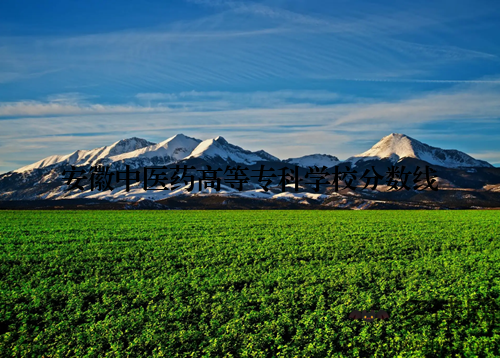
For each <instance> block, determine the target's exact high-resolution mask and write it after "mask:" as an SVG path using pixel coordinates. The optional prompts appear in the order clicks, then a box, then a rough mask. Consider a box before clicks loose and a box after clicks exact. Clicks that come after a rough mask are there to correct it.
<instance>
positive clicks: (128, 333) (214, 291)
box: [0, 211, 500, 357]
mask: <svg viewBox="0 0 500 358" xmlns="http://www.w3.org/2000/svg"><path fill="white" fill-rule="evenodd" d="M0 292H1V295H0V356H2V357H41V356H44V357H75V356H77V357H104V356H106V357H398V356H399V357H433V356H435V357H445V356H449V357H452V356H453V357H475V356H478V357H496V356H500V348H499V347H500V310H499V309H498V308H499V307H498V305H499V303H500V298H499V297H500V212H498V211H0ZM364 309H368V310H369V309H375V310H378V309H384V310H386V311H388V312H389V315H390V318H389V319H388V320H386V321H380V320H376V321H374V322H365V321H357V320H355V321H353V320H350V319H349V318H348V315H349V313H350V312H351V311H352V310H364Z"/></svg>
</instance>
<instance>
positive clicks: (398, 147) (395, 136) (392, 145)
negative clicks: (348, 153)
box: [346, 133, 492, 168]
mask: <svg viewBox="0 0 500 358" xmlns="http://www.w3.org/2000/svg"><path fill="white" fill-rule="evenodd" d="M402 158H415V159H419V160H423V161H425V162H427V163H429V164H433V165H439V166H442V167H447V168H458V167H492V165H491V164H489V163H487V162H485V161H482V160H477V159H474V158H472V157H471V156H469V155H467V154H465V153H463V152H460V151H458V150H454V149H441V148H436V147H432V146H430V145H428V144H425V143H422V142H420V141H418V140H416V139H413V138H411V137H408V136H407V135H405V134H401V133H391V134H389V135H387V136H385V137H383V138H382V139H381V140H380V141H379V142H378V143H376V144H375V145H374V146H373V147H371V148H370V149H369V150H367V151H366V152H364V153H361V154H358V155H355V156H354V157H350V158H348V159H347V160H346V162H352V163H356V162H358V161H360V160H373V159H390V160H391V161H392V162H393V163H397V162H398V161H399V160H400V159H402Z"/></svg>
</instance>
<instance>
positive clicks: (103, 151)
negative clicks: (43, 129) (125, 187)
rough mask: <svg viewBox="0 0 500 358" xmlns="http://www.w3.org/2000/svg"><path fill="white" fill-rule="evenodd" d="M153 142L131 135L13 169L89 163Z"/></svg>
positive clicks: (24, 170)
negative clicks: (113, 141)
mask: <svg viewBox="0 0 500 358" xmlns="http://www.w3.org/2000/svg"><path fill="white" fill-rule="evenodd" d="M153 144H154V143H152V142H149V141H147V140H145V139H142V138H137V137H132V138H127V139H122V140H119V141H117V142H115V143H113V144H111V145H110V146H104V147H99V148H94V149H91V150H81V149H79V150H77V151H75V152H73V153H71V154H66V155H52V156H50V157H47V158H44V159H42V160H39V161H38V162H36V163H33V164H30V165H26V166H24V167H22V168H19V169H17V170H14V172H16V173H23V172H28V171H31V170H34V169H39V168H45V167H48V166H51V165H55V164H59V165H63V164H64V165H91V164H93V163H95V162H97V161H99V160H102V159H105V158H109V157H111V156H115V155H119V154H123V153H127V152H130V151H133V150H136V149H138V148H143V147H147V146H150V145H153Z"/></svg>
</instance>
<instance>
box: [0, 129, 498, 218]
mask: <svg viewBox="0 0 500 358" xmlns="http://www.w3.org/2000/svg"><path fill="white" fill-rule="evenodd" d="M100 164H102V165H104V166H109V167H110V171H111V172H113V171H114V172H116V171H121V172H123V171H125V170H126V168H127V167H128V168H129V170H131V171H136V170H137V171H138V172H139V173H138V177H137V178H134V179H137V181H135V180H134V181H132V182H130V183H129V187H128V190H127V187H126V182H125V181H124V180H123V179H122V180H119V181H117V179H118V178H117V177H116V176H115V177H110V178H109V179H110V180H109V182H110V186H109V187H108V190H101V191H100V190H96V188H94V190H91V184H90V183H89V181H90V180H87V181H82V184H81V186H82V188H83V190H80V189H78V188H74V189H72V190H68V189H69V187H68V186H67V185H66V180H65V177H66V178H67V177H68V175H69V174H68V173H66V175H63V171H64V170H71V166H74V167H75V169H76V170H83V171H84V172H85V173H87V174H86V175H87V177H88V178H87V179H90V175H91V174H90V170H91V168H92V167H93V166H96V165H100ZM184 165H186V167H187V168H188V170H187V171H186V173H185V174H186V177H185V178H182V179H181V178H180V176H181V174H182V173H180V172H179V171H178V170H176V166H179V168H182V167H183V166H184ZM262 165H264V167H265V168H266V169H270V168H273V169H274V171H273V172H271V171H269V172H266V173H265V174H266V175H267V177H265V178H259V175H260V174H261V172H260V170H261V168H262ZM153 166H154V167H161V168H163V167H165V168H164V169H162V170H160V171H159V172H156V176H155V175H153V173H151V172H148V173H145V172H144V170H143V168H144V167H153ZM228 166H229V167H228ZM238 166H239V168H240V169H245V170H244V174H245V175H246V177H248V180H244V181H243V182H242V183H241V184H240V183H239V181H238V180H233V181H231V180H226V178H227V177H228V175H233V178H234V170H236V168H237V167H238ZM296 166H297V167H298V168H299V175H298V179H299V184H298V185H295V184H294V182H293V180H291V181H290V182H285V183H283V182H280V179H281V173H282V168H287V169H286V170H285V171H286V172H288V173H289V176H288V177H287V178H288V179H293V178H295V179H297V176H295V173H292V172H290V171H291V170H295V169H296ZM336 166H337V167H338V168H339V169H340V171H341V173H340V174H339V175H335V173H334V168H335V167H336ZM392 166H397V167H399V168H400V169H401V168H402V171H403V174H397V175H399V176H400V178H399V179H398V180H399V181H400V182H402V181H403V180H405V178H406V179H407V181H405V183H406V184H407V187H408V188H409V190H406V188H403V189H401V188H399V187H397V185H396V187H394V185H393V184H394V183H392V184H391V183H390V182H388V179H387V178H386V176H387V175H388V173H389V172H390V169H391V167H392ZM429 166H430V167H431V168H432V169H434V170H436V173H435V174H434V175H435V176H436V177H435V178H434V180H435V181H436V182H435V183H436V184H435V185H438V188H439V190H438V191H433V190H431V189H429V188H428V189H426V190H416V189H415V188H414V183H413V182H412V180H411V179H408V178H407V177H405V175H406V176H408V174H412V175H413V176H414V174H416V172H417V171H418V170H420V172H421V175H422V177H421V179H422V178H423V179H425V176H426V167H429ZM313 167H317V169H316V168H313ZM323 167H326V169H325V171H326V172H328V174H327V175H326V177H325V180H326V181H328V182H329V183H327V184H324V185H323V184H321V185H316V184H315V179H312V177H313V175H312V173H309V175H306V173H307V172H308V171H311V170H321V168H323ZM189 168H193V169H189ZM210 168H211V169H219V168H220V169H221V170H220V171H219V172H217V175H216V177H218V178H221V177H222V178H225V179H224V180H221V181H220V183H219V184H220V188H219V190H216V189H215V188H211V187H210V186H208V187H205V185H204V184H200V181H199V179H200V178H202V176H203V175H204V174H203V170H205V171H206V170H208V169H210ZM373 171H375V172H376V173H378V175H379V176H380V177H381V178H379V179H377V181H378V187H377V188H376V190H371V188H372V186H373V184H374V181H375V177H374V176H375V175H374V174H373ZM368 172H370V173H371V174H369V175H368V174H366V173H368ZM342 173H344V174H342ZM345 173H350V174H345ZM404 173H406V174H404ZM95 174H96V173H94V175H95ZM158 174H161V175H160V176H158ZM205 174H206V173H205ZM242 174H243V173H242ZM273 174H274V176H272V175H273ZM393 174H394V173H393ZM431 174H432V173H431ZM397 175H396V176H397ZM190 176H193V180H192V181H190V180H188V179H187V178H189V177H190ZM370 176H371V177H372V178H371V179H370V178H369V177H370ZM160 177H161V178H160ZM174 177H177V178H178V179H179V180H177V183H175V185H174V184H167V185H166V186H163V184H165V182H169V183H170V182H171V180H170V181H169V180H168V179H172V178H174ZM382 177H383V179H382ZM158 178H160V179H158ZM335 178H337V179H338V180H337V182H338V186H337V188H336V185H333V184H332V183H333V182H334V181H335ZM260 179H263V181H259V180H260ZM352 179H355V181H354V182H355V183H356V185H355V187H352V185H353V184H352V183H351V185H349V182H350V180H352ZM267 180H269V181H267ZM144 183H146V184H147V187H148V189H154V190H144ZM265 183H267V184H266V189H267V190H265V189H264V188H263V185H264V184H265ZM400 184H401V183H400ZM240 185H241V187H240ZM391 185H392V186H393V187H392V188H391ZM284 186H285V187H284ZM499 186H500V168H495V167H493V166H492V165H491V164H489V163H487V162H485V161H482V160H477V159H474V158H472V157H471V156H469V155H467V154H466V153H463V152H460V151H457V150H446V149H440V148H436V147H432V146H429V145H427V144H424V143H422V142H420V141H418V140H416V139H413V138H410V137H408V136H406V135H404V134H397V133H392V134H390V135H388V136H386V137H384V138H382V139H381V140H380V141H379V142H378V143H377V144H375V145H374V146H373V147H372V148H370V149H369V150H367V151H366V152H363V153H361V154H359V155H355V156H353V157H350V158H348V159H346V160H344V161H341V160H339V159H338V158H337V157H335V156H333V155H328V154H312V155H306V156H303V157H299V158H289V159H285V160H280V159H279V158H277V157H275V156H273V155H271V154H269V153H267V152H265V151H264V150H259V151H255V152H253V151H249V150H246V149H243V148H241V147H239V146H236V145H234V144H231V143H229V142H228V141H227V140H225V139H224V138H223V137H220V136H219V137H216V138H213V139H208V140H205V141H202V140H200V139H196V138H191V137H188V136H185V135H183V134H177V135H175V136H173V137H170V138H168V139H166V140H165V141H163V142H160V143H151V142H149V141H147V140H145V139H141V138H135V137H133V138H129V139H124V140H120V141H118V142H116V143H113V144H112V145H110V146H105V147H100V148H96V149H92V150H78V151H76V152H74V153H71V154H68V155H61V156H51V157H48V158H45V159H42V160H40V161H38V162H36V163H34V164H31V165H28V166H25V167H22V168H20V169H17V170H14V171H12V172H9V173H5V174H2V175H0V201H2V203H3V207H5V206H9V205H12V204H5V203H6V202H7V201H19V200H26V202H27V203H29V202H32V203H34V202H36V201H38V200H54V202H57V203H58V205H57V206H61V203H64V202H68V200H69V201H72V202H74V201H75V200H76V201H78V202H80V201H81V202H82V203H83V204H78V205H80V206H81V205H83V206H84V207H85V203H89V204H90V203H91V202H92V205H93V207H95V205H96V204H95V202H96V201H97V203H103V205H104V203H106V205H107V206H106V208H108V207H109V205H111V204H110V203H116V205H118V203H121V202H128V203H129V204H126V205H125V204H124V205H122V206H123V207H124V208H125V207H126V208H169V207H172V205H174V207H183V208H184V207H185V208H203V207H210V208H212V207H213V208H217V207H219V206H220V208H221V209H224V208H230V207H234V208H244V207H245V205H247V207H249V208H256V207H257V208H259V207H262V208H266V207H267V208H273V207H279V208H283V207H304V208H306V207H308V208H325V209H328V208H350V209H369V208H471V207H500V191H499V190H498V187H499ZM364 187H366V188H365V189H363V188H364ZM164 188H166V189H164ZM283 188H285V191H283ZM240 189H241V190H240ZM295 189H298V191H295ZM216 198H221V200H220V202H219V199H216ZM222 199H224V200H222ZM146 201H147V202H152V203H157V204H160V205H156V204H154V205H153V204H148V205H146V204H144V203H146ZM131 202H143V204H144V205H143V204H141V205H138V206H134V205H132V204H130V203H131ZM224 202H225V203H226V204H222V203H224ZM278 202H279V203H280V204H279V205H278V204H276V203H278ZM186 203H187V204H186ZM190 203H191V204H190ZM217 203H218V204H217ZM228 203H238V204H234V205H233V206H231V205H229V204H228ZM245 203H246V204H245ZM273 203H274V204H273ZM54 205H55V204H54ZM113 205H114V204H113ZM130 205H132V206H130ZM217 205H219V206H217ZM28 206H29V205H28ZM45 206H47V205H46V204H44V207H45ZM49 206H50V205H49ZM62 206H63V207H64V205H62ZM98 206H99V205H98ZM1 207H2V205H0V208H1Z"/></svg>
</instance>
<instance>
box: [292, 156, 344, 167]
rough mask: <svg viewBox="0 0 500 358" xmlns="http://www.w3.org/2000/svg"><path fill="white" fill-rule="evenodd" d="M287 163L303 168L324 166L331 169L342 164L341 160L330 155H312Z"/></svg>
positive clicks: (293, 159)
mask: <svg viewBox="0 0 500 358" xmlns="http://www.w3.org/2000/svg"><path fill="white" fill-rule="evenodd" d="M284 162H285V163H290V164H295V165H298V166H300V167H303V168H307V167H313V166H316V167H318V168H322V167H323V166H325V167H327V168H330V167H334V166H336V165H338V164H339V163H340V160H339V158H337V157H335V156H333V155H329V154H310V155H304V156H303V157H298V158H289V159H285V160H284Z"/></svg>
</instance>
